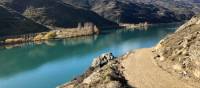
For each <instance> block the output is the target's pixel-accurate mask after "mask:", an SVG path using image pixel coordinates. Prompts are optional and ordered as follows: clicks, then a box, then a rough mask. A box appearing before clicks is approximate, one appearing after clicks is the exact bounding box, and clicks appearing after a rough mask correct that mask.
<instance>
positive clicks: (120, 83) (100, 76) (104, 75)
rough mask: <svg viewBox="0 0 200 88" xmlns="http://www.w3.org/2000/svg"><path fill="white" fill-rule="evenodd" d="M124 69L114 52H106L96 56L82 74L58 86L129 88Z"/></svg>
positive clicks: (63, 87) (70, 87)
mask: <svg viewBox="0 0 200 88" xmlns="http://www.w3.org/2000/svg"><path fill="white" fill-rule="evenodd" d="M122 69H123V67H122V66H121V65H120V61H119V60H116V59H114V56H113V55H112V53H105V54H102V55H101V56H99V57H97V58H95V59H94V61H93V64H92V66H91V67H90V68H89V69H88V70H87V71H86V73H84V74H83V75H82V76H80V77H77V78H75V79H74V80H72V81H71V82H69V83H67V84H64V85H62V86H59V87H58V88H129V86H128V84H127V81H126V79H125V78H124V76H123V73H122Z"/></svg>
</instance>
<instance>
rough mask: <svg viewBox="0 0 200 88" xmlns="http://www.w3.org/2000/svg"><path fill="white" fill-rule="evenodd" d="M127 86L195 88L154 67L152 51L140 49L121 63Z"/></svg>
mask: <svg viewBox="0 0 200 88" xmlns="http://www.w3.org/2000/svg"><path fill="white" fill-rule="evenodd" d="M122 65H123V66H124V67H125V70H124V75H125V78H126V79H127V80H128V83H129V85H131V86H133V87H136V88H197V87H194V86H191V85H188V84H187V83H184V82H183V81H182V80H180V79H178V78H177V77H175V76H172V75H171V74H169V73H168V72H166V71H164V70H162V69H161V68H160V67H159V66H157V65H156V62H155V60H154V59H153V53H152V49H140V50H137V51H136V52H135V53H131V54H129V55H128V56H127V58H125V59H124V60H123V61H122Z"/></svg>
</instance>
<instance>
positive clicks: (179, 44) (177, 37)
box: [156, 16, 200, 80]
mask: <svg viewBox="0 0 200 88" xmlns="http://www.w3.org/2000/svg"><path fill="white" fill-rule="evenodd" d="M199 20H200V18H199V16H195V17H193V18H192V19H191V20H190V21H188V22H187V23H185V24H184V25H182V26H181V27H180V28H179V29H178V31H177V32H175V33H174V34H172V35H170V36H168V37H167V38H165V39H164V40H162V41H161V42H160V43H159V45H158V46H157V48H156V49H157V52H158V56H157V60H158V63H159V65H160V66H161V67H162V68H163V69H165V70H167V71H169V72H171V73H173V74H175V75H178V76H180V77H182V78H184V79H196V80H199V79H200V68H199V67H200V24H199Z"/></svg>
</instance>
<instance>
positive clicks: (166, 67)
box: [57, 19, 200, 88]
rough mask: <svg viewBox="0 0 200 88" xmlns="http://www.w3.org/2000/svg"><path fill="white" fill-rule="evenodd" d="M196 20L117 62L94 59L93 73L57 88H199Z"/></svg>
mask: <svg viewBox="0 0 200 88" xmlns="http://www.w3.org/2000/svg"><path fill="white" fill-rule="evenodd" d="M193 20H194V19H192V20H191V21H189V23H185V24H184V25H182V27H183V26H184V28H182V29H181V30H180V27H179V28H178V29H179V30H178V31H176V32H175V33H173V34H170V35H168V36H166V37H165V38H163V39H162V40H161V41H160V42H159V43H158V44H157V45H155V46H154V47H152V48H143V49H138V50H134V51H130V52H127V53H126V54H124V55H122V56H120V57H116V58H115V59H110V57H114V56H112V54H102V55H101V56H99V57H97V58H94V60H93V62H92V65H91V67H92V69H93V70H90V69H91V67H90V68H89V71H86V73H84V74H83V75H81V76H79V77H76V78H75V79H73V80H72V81H69V82H67V83H65V84H63V85H61V86H58V87H57V88H80V87H83V88H88V87H90V88H135V87H136V88H137V87H138V88H147V87H151V88H169V87H170V88H200V84H199V78H200V69H199V65H200V64H199V60H198V59H196V58H198V57H199V55H200V53H199V47H198V46H199V38H200V37H199V36H200V31H199V28H200V25H199V24H200V23H199V22H200V21H199V19H195V21H193ZM190 22H192V23H190ZM187 24H192V26H190V25H189V26H187ZM185 25H186V26H185ZM191 29H192V30H191ZM183 36H184V37H183ZM177 57H179V58H177ZM113 68H114V70H113ZM191 68H192V69H191ZM108 71H109V72H108ZM88 72H89V73H88ZM105 73H106V74H105ZM113 75H114V77H113ZM79 78H80V79H79ZM105 78H106V79H105ZM107 78H108V79H107ZM105 80H106V81H105Z"/></svg>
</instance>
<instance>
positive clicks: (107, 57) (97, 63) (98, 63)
mask: <svg viewBox="0 0 200 88" xmlns="http://www.w3.org/2000/svg"><path fill="white" fill-rule="evenodd" d="M113 59H114V56H113V55H112V53H105V54H102V55H101V56H99V57H97V58H95V59H94V61H93V62H92V65H91V67H94V68H96V67H102V66H103V65H105V64H107V63H108V62H109V61H111V60H113Z"/></svg>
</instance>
